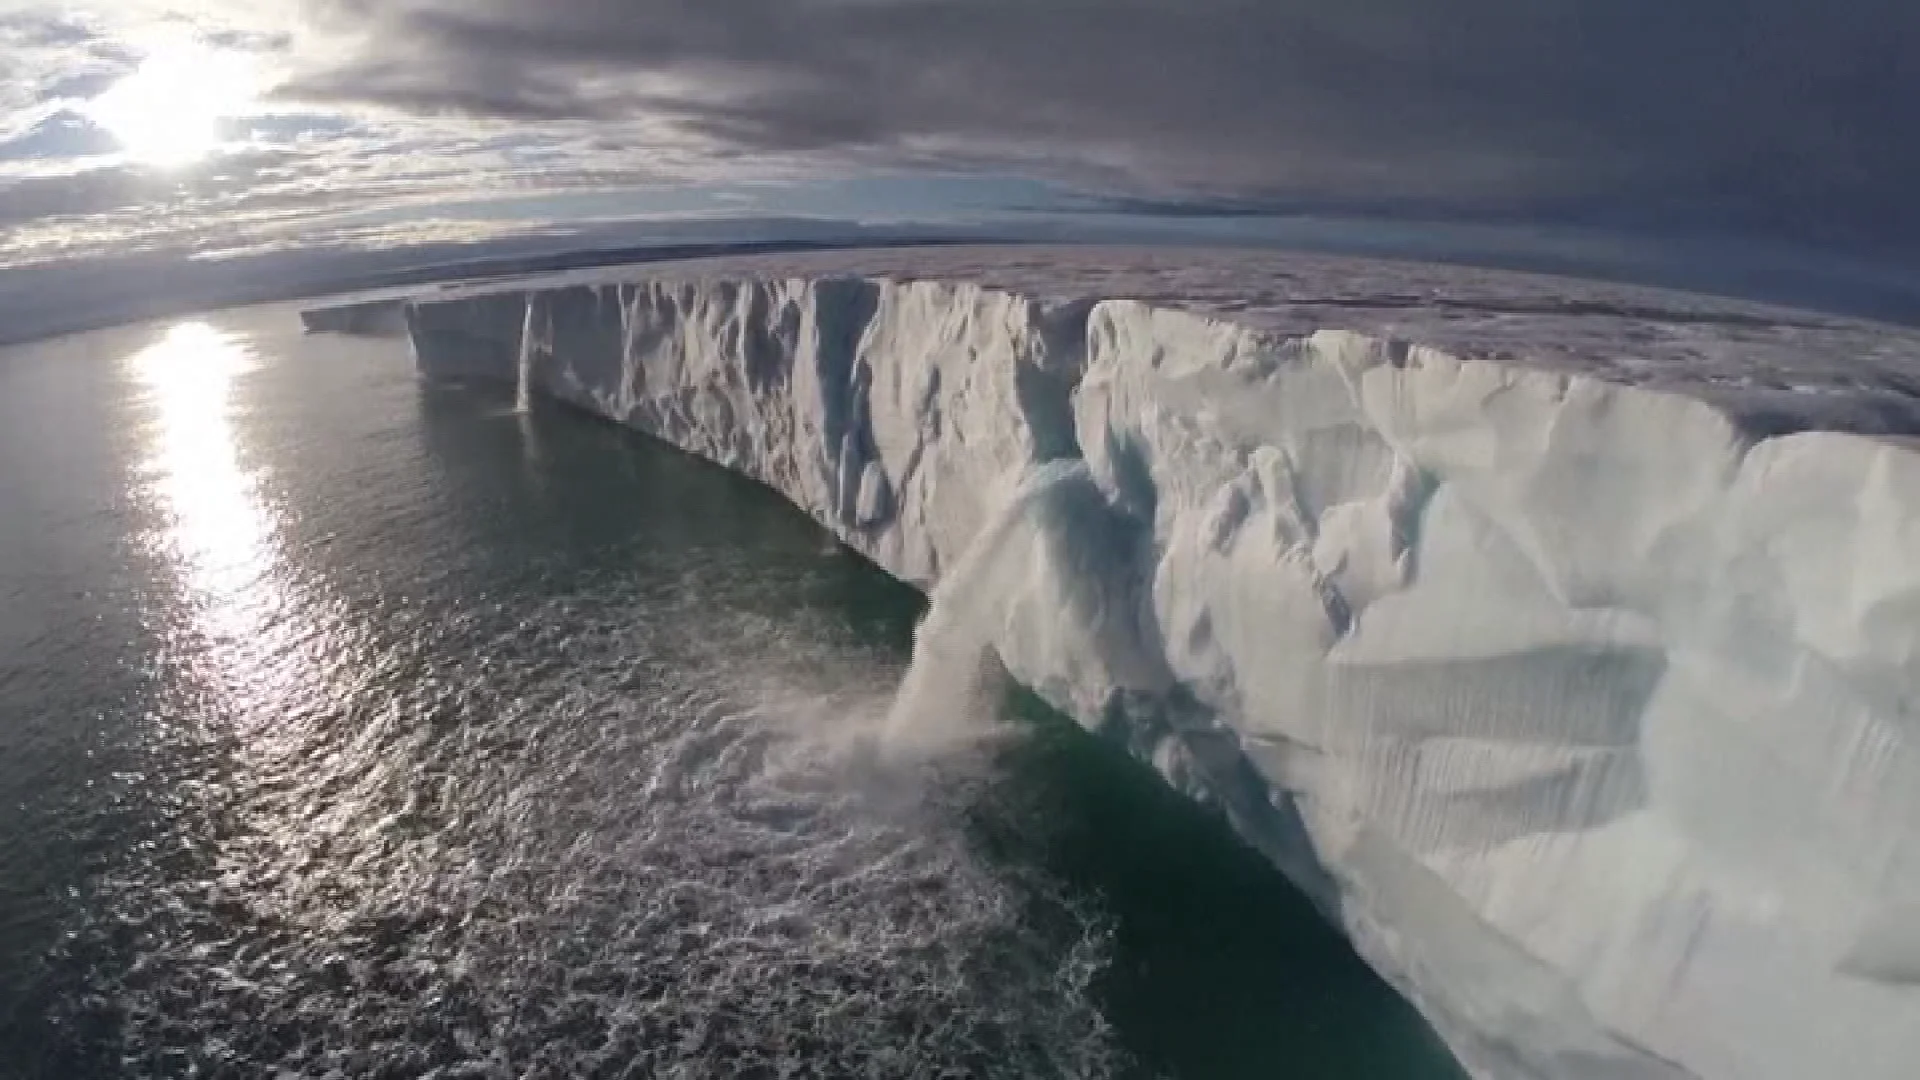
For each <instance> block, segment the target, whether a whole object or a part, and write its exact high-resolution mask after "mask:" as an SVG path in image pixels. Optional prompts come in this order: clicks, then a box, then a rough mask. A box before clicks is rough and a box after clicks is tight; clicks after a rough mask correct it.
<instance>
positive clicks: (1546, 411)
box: [408, 249, 1920, 1080]
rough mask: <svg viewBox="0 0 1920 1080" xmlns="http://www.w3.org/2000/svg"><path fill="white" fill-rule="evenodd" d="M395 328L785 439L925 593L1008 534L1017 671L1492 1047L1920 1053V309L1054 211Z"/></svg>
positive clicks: (1630, 1065) (762, 466)
mask: <svg viewBox="0 0 1920 1080" xmlns="http://www.w3.org/2000/svg"><path fill="white" fill-rule="evenodd" d="M916 259H918V260H919V261H916ZM1262 260H1264V261H1262ZM881 275H885V276H884V277H883V276H881ZM910 278H921V279H939V280H909V279H910ZM1114 296H1121V297H1133V299H1102V297H1114ZM408 318H409V322H410V327H411V334H412V340H413V343H414V348H415V352H416V355H417V358H418V362H419V364H420V366H421V368H422V370H424V371H425V372H427V373H429V374H432V375H436V376H473V377H482V378H490V379H502V380H507V379H516V378H522V379H525V380H526V381H527V383H528V384H529V385H530V386H531V387H533V388H534V389H536V390H537V391H539V392H542V393H545V394H548V395H551V396H553V397H557V398H560V399H562V400H565V401H568V402H571V403H573V404H575V405H577V406H580V407H583V408H585V409H588V410H591V411H593V412H596V413H599V414H602V415H604V416H607V417H611V418H613V419H615V420H618V421H621V422H623V423H626V424H629V425H632V426H634V427H636V428H639V429H640V430H642V431H646V432H649V433H651V434H653V435H656V436H659V437H660V438H663V439H666V440H668V441H670V442H672V443H674V444H676V445H678V446H681V447H684V448H685V449H687V450H690V451H693V452H695V453H698V454H701V455H704V456H706V457H708V458H711V459H713V460H715V461H717V462H720V463H722V464H724V465H726V466H728V467H730V468H733V469H736V470H739V471H740V472H743V473H746V474H748V475H751V476H753V477H756V478H758V479H760V480H761V481H764V482H765V483H767V484H768V485H770V486H771V487H773V488H774V489H775V490H777V491H779V492H781V493H782V494H784V495H785V496H786V497H787V498H789V499H791V500H792V501H793V502H794V503H795V504H796V505H798V506H800V507H801V508H803V509H805V510H806V511H807V512H809V513H810V514H812V515H813V516H814V517H816V518H817V519H819V520H820V521H821V522H822V523H824V524H825V525H827V526H828V527H829V528H831V529H833V530H834V531H835V532H836V533H837V534H838V535H839V536H840V537H842V538H843V539H844V540H845V541H846V542H847V543H848V544H850V545H852V546H854V547H856V548H858V549H859V550H860V551H862V552H865V553H866V554H867V555H869V556H870V557H872V558H873V560H874V561H875V562H877V563H878V564H879V565H880V566H882V567H884V568H885V569H887V570H888V571H890V572H892V573H893V574H895V575H897V576H899V577H901V578H903V579H906V580H909V581H913V582H916V583H919V584H920V585H922V586H923V587H932V586H934V585H935V584H936V583H937V582H939V581H940V580H941V579H942V578H943V577H946V576H948V575H950V574H952V573H953V572H955V570H956V568H958V567H961V566H962V565H963V561H964V560H965V559H966V557H967V553H968V551H969V548H970V546H973V545H974V544H975V541H976V539H977V536H976V534H977V533H980V532H981V531H982V530H981V526H982V524H983V523H985V522H988V521H996V522H998V524H996V525H995V526H994V530H995V536H994V537H993V538H990V539H982V540H981V543H983V544H985V543H992V544H996V545H1005V544H1018V545H1022V546H1021V547H1020V548H1019V551H1020V552H1021V557H1020V559H1018V560H1017V561H1015V562H1013V563H1010V564H1006V565H1010V566H1013V567H1016V569H1015V570H1010V571H1008V570H1003V572H1002V573H1001V579H1002V580H999V581H997V582H996V583H995V586H994V588H995V592H994V594H993V595H994V596H995V597H996V599H995V602H994V604H993V605H992V607H993V608H994V609H995V610H991V611H988V612H986V617H987V618H988V619H989V625H990V627H991V638H992V641H993V643H994V645H995V646H996V648H997V651H998V652H999V653H1000V654H1001V656H1002V657H1003V659H1004V661H1005V663H1006V665H1007V667H1008V668H1009V670H1010V671H1011V672H1012V673H1013V674H1014V675H1015V676H1016V677H1017V678H1019V679H1021V680H1022V681H1023V682H1025V683H1026V684H1028V685H1030V686H1032V687H1034V688H1036V689H1037V690H1039V691H1040V692H1041V693H1042V694H1044V695H1045V696H1046V697H1048V698H1049V699H1050V700H1052V701H1053V702H1055V703H1056V704H1058V705H1059V706H1061V707H1062V708H1063V709H1064V710H1065V711H1068V712H1069V713H1071V714H1072V715H1075V716H1076V717H1078V718H1079V719H1080V720H1082V721H1083V722H1085V723H1087V724H1088V725H1090V726H1108V727H1113V728H1117V729H1118V730H1119V732H1120V734H1121V735H1122V736H1123V737H1125V738H1127V739H1128V740H1129V741H1130V742H1131V744H1132V745H1133V746H1135V747H1136V748H1137V750H1138V751H1139V752H1140V753H1141V754H1142V755H1143V756H1145V757H1147V758H1148V759H1150V760H1151V761H1153V762H1154V763H1155V765H1156V766H1157V767H1158V768H1159V769H1160V770H1161V771H1162V772H1163V774H1165V775H1166V776H1167V777H1168V778H1169V779H1170V780H1171V781H1172V782H1174V783H1176V784H1178V785H1180V786H1182V787H1183V788H1186V789H1188V790H1191V791H1194V792H1195V793H1196V794H1200V795H1202V796H1203V797H1207V798H1210V799H1213V800H1215V801H1217V802H1218V803H1219V804H1220V805H1221V806H1222V807H1223V808H1225V810H1226V811H1227V812H1228V813H1229V814H1230V815H1231V816H1232V818H1233V819H1234V821H1235V822H1236V824H1237V825H1238V827H1239V828H1240V829H1241V830H1242V831H1243V833H1245V834H1246V835H1247V836H1248V838H1249V839H1250V840H1251V841H1252V842H1253V843H1255V844H1256V845H1258V846H1260V847H1261V848H1262V849H1263V850H1265V851H1267V852H1268V853H1269V854H1270V855H1271V856H1272V857H1273V858H1274V859H1276V860H1277V861H1279V862H1280V863H1281V865H1282V866H1283V868H1285V869H1287V870H1288V871H1289V873H1290V874H1292V875H1293V876H1294V877H1295V879H1296V880H1297V881H1299V882H1300V883H1301V884H1302V885H1303V887H1305V888H1307V889H1308V890H1309V891H1311V892H1312V893H1313V894H1314V895H1315V896H1316V897H1317V898H1318V899H1319V900H1320V902H1321V903H1322V904H1323V905H1324V907H1325V908H1326V910H1327V911H1328V912H1329V914H1330V916H1332V917H1334V918H1336V919H1338V920H1340V921H1341V922H1342V923H1343V925H1344V926H1345V927H1346V928H1347V929H1348V931H1349V933H1350V934H1351V936H1352V938H1353V940H1354V941H1355V943H1356V945H1357V947H1358V948H1359V949H1360V950H1361V951H1362V953H1363V954H1364V955H1366V956H1367V957H1368V958H1369V960H1370V961H1371V962H1372V963H1373V964H1374V965H1375V966H1376V967H1377V968H1379V969H1380V970H1381V971H1382V972H1383V973H1384V974H1386V975H1387V976H1388V977H1389V978H1391V979H1392V980H1394V981H1395V982H1396V984H1397V985H1399V986H1400V987H1401V988H1402V989H1403V990H1404V991H1405V992H1406V993H1407V994H1408V995H1409V996H1410V997H1411V998H1412V999H1413V1000H1414V1001H1415V1002H1416V1003H1417V1004H1418V1005H1419V1006H1420V1007H1421V1008H1422V1009H1423V1010H1424V1011H1425V1012H1426V1014H1427V1015H1428V1016H1429V1017H1430V1018H1431V1019H1432V1021H1433V1022H1434V1024H1435V1026H1436V1027H1437V1028H1438V1029H1439V1030H1440V1031H1441V1033H1442V1034H1443V1035H1444V1036H1445V1037H1446V1038H1447V1039H1448V1040H1449V1041H1450V1043H1451V1045H1452V1046H1453V1047H1454V1048H1455V1050H1456V1052H1457V1053H1458V1054H1459V1055H1460V1057H1461V1059H1462V1060H1463V1062H1465V1063H1466V1064H1467V1065H1468V1066H1469V1068H1470V1069H1471V1070H1472V1071H1474V1072H1475V1073H1476V1075H1478V1076H1481V1077H1487V1078H1508V1077H1513V1078H1520V1077H1527V1078H1555V1080H1558V1078H1576V1080H1588V1078H1609V1080H1611V1078H1630V1080H1631V1078H1647V1080H1654V1078H1674V1077H1699V1078H1703V1080H1805V1078H1808V1077H1815V1076H1833V1077H1847V1078H1849V1080H1895V1078H1898V1080H1911V1078H1912V1077H1914V1076H1920V453H1916V445H1920V444H1913V443H1909V442H1907V441H1905V440H1904V439H1903V438H1902V437H1901V433H1902V432H1915V431H1920V410H1916V407H1915V402H1916V397H1915V394H1914V393H1913V389H1912V384H1910V383H1908V382H1906V381H1905V380H1907V379H1910V378H1916V377H1920V341H1916V339H1915V338H1914V337H1911V336H1904V335H1902V334H1901V333H1899V332H1896V331H1893V330H1891V329H1887V328H1875V327H1868V326H1863V325H1859V324H1844V323H1839V322H1834V321H1830V320H1822V319H1818V318H1812V317H1808V318H1802V317H1798V316H1787V315H1783V314H1781V313H1778V312H1764V311H1757V310H1755V309H1750V308H1739V307H1736V306H1733V305H1721V304H1715V303H1709V302H1705V301H1694V300H1684V301H1683V300H1681V299H1678V298H1672V297H1664V298H1663V297H1660V296H1659V295H1658V294H1643V293H1637V292H1632V291H1630V290H1618V289H1614V290H1608V289H1601V288H1598V287H1593V288H1587V287H1582V286H1576V285H1572V284H1570V283H1565V282H1557V283H1556V282H1545V281H1542V280H1539V279H1517V278H1514V279H1508V278H1502V277H1499V276H1495V275H1480V274H1470V273H1468V272H1461V271H1446V272H1440V271H1431V270H1420V269H1415V268H1404V267H1398V268H1396V267H1385V266H1380V265H1377V264H1340V263H1331V262H1324V261H1309V260H1284V259H1275V258H1272V257H1269V256H1260V257H1258V258H1256V257H1252V256H1206V257H1201V256H1198V255H1195V256H1185V255H1181V254H1178V253H1156V254H1152V255H1142V256H1137V257H1130V256H1126V255H1123V254H1121V253H1114V252H1100V251H1096V252H1077V253H1076V252H1040V251H1033V250H1026V249H1014V250H1012V251H1010V252H999V253H992V252H941V253H938V254H936V255H916V253H911V252H908V253H899V252H895V253H886V254H885V255H884V257H883V256H880V255H872V256H863V255H861V254H857V253H855V254H842V255H837V256H831V257H815V258H810V259H789V260H785V261H779V260H773V261H766V260H763V261H759V262H736V263H725V262H722V263H713V264H686V265H678V266H674V267H672V268H670V269H668V270H662V271H657V272H656V271H654V270H650V269H648V268H645V267H638V268H627V269H625V270H621V271H614V272H602V273H600V274H598V275H592V274H588V275H574V276H573V277H570V278H563V279H557V280H551V281H543V282H533V283H521V284H517V285H515V284H495V285H490V286H486V287H484V288H476V289H473V290H468V291H466V292H460V291H457V290H456V291H449V292H446V293H443V294H442V295H440V296H438V297H435V298H433V299H431V300H423V301H421V302H419V303H416V304H415V305H414V306H413V307H412V308H411V310H410V311H409V313H408ZM1010 506H1011V507H1013V511H1012V512H1011V513H1009V512H1008V510H1007V508H1008V507H1010Z"/></svg>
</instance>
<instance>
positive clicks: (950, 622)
mask: <svg viewBox="0 0 1920 1080" xmlns="http://www.w3.org/2000/svg"><path fill="white" fill-rule="evenodd" d="M1008 488H1009V492H1008V494H1007V496H1006V497H1005V498H1004V499H1003V500H1002V501H1001V502H1000V503H999V506H998V508H997V509H996V510H995V511H994V512H993V515H992V516H991V517H990V518H989V519H988V520H987V522H986V523H985V524H984V525H983V526H981V528H980V530H979V532H977V533H975V534H974V537H973V540H972V542H971V543H970V544H969V545H968V546H967V549H966V551H965V553H964V554H963V555H962V556H961V558H960V561H959V562H958V563H956V564H955V565H954V567H953V569H952V570H951V571H949V572H948V573H946V574H945V575H944V576H943V577H942V578H941V580H940V584H939V586H938V587H937V588H935V589H934V591H933V595H932V598H931V604H930V605H929V607H928V610H927V615H926V617H925V618H924V619H923V620H922V621H921V623H920V625H919V627H918V628H917V629H916V630H915V631H914V644H913V663H912V666H911V667H910V668H909V670H908V672H907V676H906V678H905V679H904V680H903V681H902V682H901V685H900V689H899V692H898V694H897V695H896V696H895V698H894V702H893V706H892V709H891V711H890V713H889V715H888V722H887V736H888V741H889V743H890V744H891V745H892V746H894V747H905V748H908V749H913V748H920V749H927V748H937V747H940V746H945V745H950V744H951V743H952V742H954V741H966V740H970V739H977V738H981V737H983V736H987V735H991V734H993V733H994V732H996V731H998V730H999V723H998V721H997V719H996V718H995V714H994V708H993V706H994V704H995V699H996V698H997V697H998V696H999V693H1000V691H1001V689H1002V687H1003V686H1004V685H1005V679H1006V676H1007V673H1006V671H1005V670H1004V669H1003V668H1002V667H1001V659H1000V658H1001V657H1002V656H1006V657H1014V658H1018V659H1019V660H1020V661H1022V662H1031V661H1033V660H1034V659H1035V658H1039V659H1041V660H1042V661H1043V662H1047V663H1048V667H1043V668H1040V669H1039V670H1040V671H1043V672H1044V671H1047V670H1049V669H1051V670H1056V671H1057V670H1064V671H1072V672H1080V673H1083V674H1086V673H1091V672H1093V671H1095V670H1098V671H1100V672H1101V673H1102V674H1100V676H1099V677H1097V678H1093V679H1088V680H1084V682H1085V683H1086V684H1088V685H1105V686H1119V687H1123V688H1144V687H1151V686H1154V685H1156V684H1157V683H1158V682H1160V681H1161V680H1160V679H1159V678H1158V677H1157V673H1156V672H1152V671H1148V670H1145V668H1146V665H1144V664H1142V663H1141V662H1140V661H1139V656H1140V650H1139V649H1138V648H1137V647H1136V643H1135V640H1134V635H1133V627H1132V625H1131V622H1130V620H1129V619H1128V618H1127V617H1126V614H1125V611H1126V605H1125V604H1123V603H1116V602H1114V599H1113V598H1112V597H1110V596H1108V595H1107V590H1108V588H1109V587H1110V586H1111V584H1112V583H1113V582H1115V581H1119V580H1122V579H1123V577H1124V575H1121V574H1117V573H1114V572H1113V571H1112V570H1111V564H1112V562H1113V560H1114V559H1115V558H1116V557H1122V558H1123V557H1124V552H1123V551H1121V550H1120V549H1119V548H1118V547H1116V542H1115V537H1117V536H1122V535H1124V530H1123V529H1121V528H1116V527H1115V525H1114V519H1113V513H1112V511H1111V510H1110V508H1109V507H1108V506H1107V503H1106V500H1105V499H1104V497H1103V496H1102V495H1101V494H1100V491H1099V489H1098V487H1097V486H1096V485H1095V484H1094V481H1093V478H1092V476H1091V475H1090V474H1089V473H1088V471H1087V468H1086V464H1085V463H1084V462H1082V461H1079V460H1077V459H1071V460H1064V459H1063V460H1059V461H1052V462H1048V463H1045V464H1041V465H1037V466H1033V467H1031V468H1030V469H1028V470H1027V471H1025V472H1024V473H1021V474H1019V475H1017V476H1015V477H1013V478H1011V480H1010V481H1009V483H1008ZM1048 658H1060V659H1061V663H1060V664H1058V665H1053V664H1051V662H1050V661H1049V659H1048ZM1014 674H1015V675H1016V676H1019V677H1022V678H1021V681H1023V682H1028V683H1029V685H1032V686H1034V688H1035V689H1037V690H1040V691H1041V692H1042V694H1043V696H1046V697H1048V698H1050V699H1052V700H1055V701H1061V700H1072V699H1075V698H1076V697H1077V696H1078V694H1077V690H1078V686H1077V685H1076V683H1079V682H1080V681H1081V680H1069V682H1067V683H1061V682H1060V681H1059V680H1046V679H1034V678H1032V673H1030V672H1026V671H1017V672H1015V673H1014Z"/></svg>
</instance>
